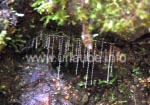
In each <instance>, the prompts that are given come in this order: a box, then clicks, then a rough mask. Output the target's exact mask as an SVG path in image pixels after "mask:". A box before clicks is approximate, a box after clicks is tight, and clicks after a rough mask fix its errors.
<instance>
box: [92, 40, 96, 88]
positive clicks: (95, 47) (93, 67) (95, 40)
mask: <svg viewBox="0 0 150 105" xmlns="http://www.w3.org/2000/svg"><path fill="white" fill-rule="evenodd" d="M93 51H94V55H93V59H92V60H93V61H92V73H91V85H92V84H93V73H94V65H95V64H94V62H95V55H96V40H95V43H94V49H93Z"/></svg>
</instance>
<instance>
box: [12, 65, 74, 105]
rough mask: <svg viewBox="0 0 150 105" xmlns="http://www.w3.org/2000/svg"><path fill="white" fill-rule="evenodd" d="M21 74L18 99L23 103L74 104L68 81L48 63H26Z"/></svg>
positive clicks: (44, 104) (41, 104) (40, 104)
mask: <svg viewBox="0 0 150 105" xmlns="http://www.w3.org/2000/svg"><path fill="white" fill-rule="evenodd" d="M22 71H23V72H22V74H21V78H22V80H21V82H20V83H19V91H20V92H19V94H18V97H19V98H18V99H15V100H17V101H18V103H20V104H21V105H73V104H72V103H71V102H70V101H69V94H70V91H69V87H68V86H67V83H66V82H65V81H64V80H62V79H61V78H60V79H57V73H56V72H55V71H54V70H52V68H49V66H48V65H46V64H39V63H30V64H26V66H25V68H23V70H22Z"/></svg>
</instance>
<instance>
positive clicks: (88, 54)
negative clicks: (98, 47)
mask: <svg viewBox="0 0 150 105" xmlns="http://www.w3.org/2000/svg"><path fill="white" fill-rule="evenodd" d="M89 67H90V49H87V70H86V77H85V79H86V81H85V88H87V83H88V75H89Z"/></svg>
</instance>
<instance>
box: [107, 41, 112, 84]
mask: <svg viewBox="0 0 150 105" xmlns="http://www.w3.org/2000/svg"><path fill="white" fill-rule="evenodd" d="M111 50H112V45H111V44H110V48H109V58H108V69H107V82H109V76H110V62H111V53H112V52H111Z"/></svg>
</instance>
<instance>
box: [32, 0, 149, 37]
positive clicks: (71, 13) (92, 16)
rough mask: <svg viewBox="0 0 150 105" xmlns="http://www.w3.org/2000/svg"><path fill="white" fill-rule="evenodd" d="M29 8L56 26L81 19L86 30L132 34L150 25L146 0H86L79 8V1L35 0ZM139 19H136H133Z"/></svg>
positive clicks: (46, 21) (73, 22)
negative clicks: (53, 22)
mask: <svg viewBox="0 0 150 105" xmlns="http://www.w3.org/2000/svg"><path fill="white" fill-rule="evenodd" d="M32 7H34V9H35V10H36V11H37V12H39V13H40V14H41V15H42V19H41V20H43V21H44V22H45V24H47V23H49V22H51V21H56V22H57V23H58V25H65V24H73V25H75V24H76V23H77V22H78V23H80V22H81V21H82V22H85V23H86V24H87V26H88V28H89V30H90V31H92V30H94V29H99V30H100V31H99V32H107V31H112V32H116V33H119V34H122V33H134V32H135V30H136V29H137V28H139V27H141V26H146V27H150V13H149V9H150V2H148V0H142V1H141V0H134V1H132V2H131V0H125V1H124V0H107V1H102V0H90V1H89V2H88V3H87V4H86V5H85V7H82V5H81V2H80V1H79V0H69V1H66V0H49V1H48V0H37V1H35V2H34V3H33V5H32ZM136 20H140V21H136Z"/></svg>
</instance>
